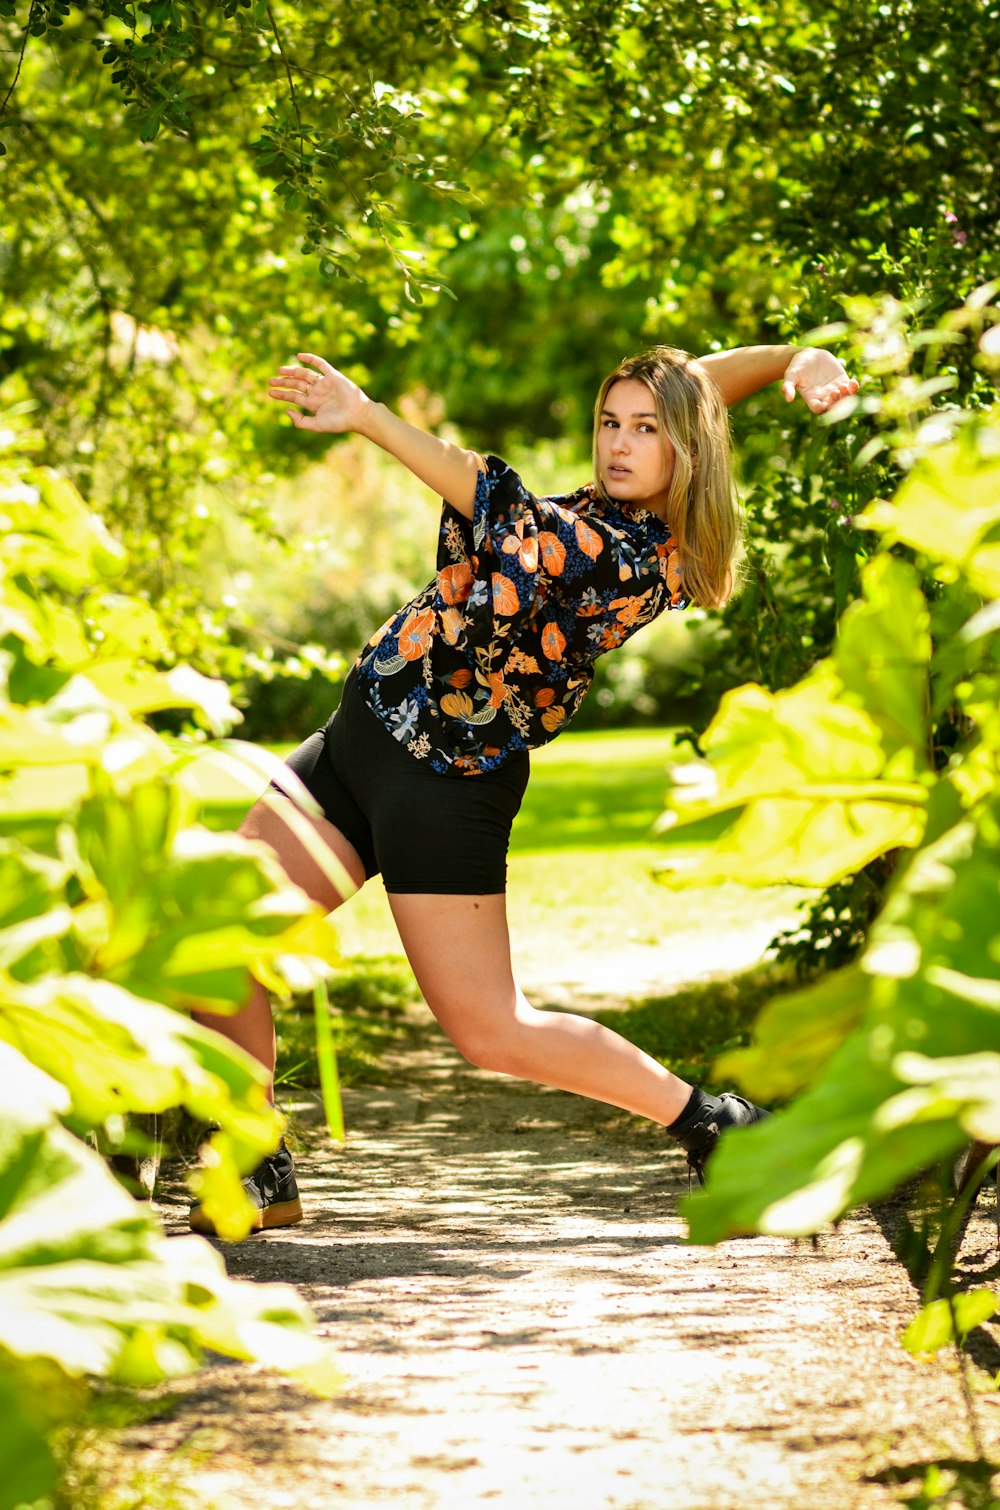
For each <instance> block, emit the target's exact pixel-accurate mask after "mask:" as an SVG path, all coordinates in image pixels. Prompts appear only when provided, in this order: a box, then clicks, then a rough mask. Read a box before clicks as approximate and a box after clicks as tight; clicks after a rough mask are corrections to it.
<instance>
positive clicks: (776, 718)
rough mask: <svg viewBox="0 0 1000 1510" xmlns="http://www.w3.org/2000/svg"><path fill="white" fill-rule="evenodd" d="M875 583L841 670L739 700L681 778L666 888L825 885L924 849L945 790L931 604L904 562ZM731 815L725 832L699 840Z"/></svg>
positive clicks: (883, 566)
mask: <svg viewBox="0 0 1000 1510" xmlns="http://www.w3.org/2000/svg"><path fill="white" fill-rule="evenodd" d="M863 585H864V598H863V599H862V600H861V601H860V602H859V603H856V604H854V605H852V607H851V608H850V609H848V611H847V613H846V614H845V615H844V618H843V621H842V626H841V632H840V637H839V639H838V642H837V645H836V647H835V650H834V654H833V656H832V657H831V658H830V659H829V660H827V661H823V662H821V663H820V665H819V666H817V667H816V669H815V670H814V671H813V672H812V673H811V674H810V675H809V676H808V677H807V678H806V679H805V680H804V681H802V682H800V683H799V684H798V685H797V686H795V687H791V688H789V689H788V690H787V691H783V692H776V693H771V692H767V691H766V690H765V689H764V688H762V687H756V686H749V687H741V688H739V689H737V690H736V691H735V692H731V693H728V694H727V695H726V696H725V697H724V698H723V699H722V702H721V703H720V706H719V711H718V713H717V714H716V716H715V718H714V719H713V720H712V723H711V724H710V725H709V728H708V730H707V731H706V733H705V735H704V737H703V739H702V747H703V749H704V752H705V759H704V761H701V762H699V763H697V764H695V765H693V766H687V767H681V768H675V769H674V770H673V771H672V772H671V778H672V781H673V786H672V788H671V790H670V792H669V794H668V797H667V813H666V814H665V815H664V823H663V825H662V826H663V827H664V828H667V829H668V834H669V837H668V839H667V843H666V846H665V859H664V861H663V862H662V865H661V866H660V867H658V874H659V876H660V879H661V880H664V881H665V882H666V884H668V885H684V884H691V885H705V884H712V883H716V882H720V881H726V880H740V881H742V882H744V883H745V884H749V885H771V884H774V883H776V882H783V881H791V882H797V883H799V884H801V885H807V886H824V885H828V884H830V883H831V882H833V881H836V880H839V879H840V878H841V877H843V876H845V875H849V874H851V873H852V872H854V871H857V870H860V869H861V867H862V866H863V865H865V864H867V863H868V862H869V861H870V860H873V859H875V858H876V856H878V855H881V854H884V853H885V852H886V851H887V850H889V849H894V848H897V847H912V846H914V845H916V844H918V843H919V842H920V839H921V836H922V834H923V831H924V825H925V822H926V811H925V810H926V803H927V792H928V787H929V785H930V784H931V783H932V781H933V777H932V775H931V773H930V768H929V752H928V748H927V707H926V705H927V689H926V665H927V660H928V658H929V655H930V639H929V635H928V631H927V621H928V616H927V609H926V604H925V602H924V599H923V595H922V593H921V592H920V588H919V584H918V581H917V578H916V574H915V573H914V571H913V569H912V568H911V567H909V566H907V565H906V564H905V563H904V562H901V561H896V560H893V559H892V558H891V557H882V558H876V559H875V560H873V561H871V562H870V563H869V565H868V567H867V568H866V570H865V573H864V579H863ZM727 811H731V812H733V814H734V821H733V822H731V823H730V824H729V825H728V826H727V827H726V828H725V829H724V830H723V831H722V833H721V834H718V833H715V834H705V836H704V837H702V838H700V840H699V836H698V834H697V831H695V833H693V834H692V835H691V836H690V837H689V836H688V835H687V834H686V833H685V828H684V826H685V825H696V824H704V820H705V819H706V818H708V817H710V816H712V815H713V814H717V813H723V812H727ZM671 825H676V827H674V826H671Z"/></svg>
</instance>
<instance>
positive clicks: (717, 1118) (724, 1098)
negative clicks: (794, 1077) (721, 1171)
mask: <svg viewBox="0 0 1000 1510" xmlns="http://www.w3.org/2000/svg"><path fill="white" fill-rule="evenodd" d="M770 1115H771V1113H770V1112H766V1111H764V1109H763V1107H761V1106H754V1104H753V1102H752V1101H745V1100H744V1099H743V1097H742V1096H734V1095H733V1094H732V1093H731V1092H730V1091H726V1092H724V1094H723V1095H721V1096H720V1097H719V1100H718V1104H717V1105H716V1106H714V1107H709V1106H706V1107H705V1109H704V1111H703V1112H702V1115H701V1117H700V1118H699V1119H698V1121H697V1122H695V1124H694V1125H693V1126H692V1127H689V1128H688V1129H687V1131H686V1132H685V1133H684V1135H683V1136H682V1137H679V1138H678V1139H677V1142H678V1143H679V1144H680V1145H681V1147H682V1148H683V1149H684V1150H685V1152H686V1153H687V1161H688V1169H689V1171H690V1173H689V1174H688V1188H690V1185H691V1176H692V1175H693V1176H694V1177H695V1179H696V1180H697V1181H698V1184H699V1185H704V1183H705V1166H706V1164H707V1163H708V1161H709V1159H710V1158H711V1157H712V1155H713V1153H714V1152H715V1149H716V1145H717V1144H718V1141H719V1139H720V1138H721V1136H722V1134H723V1133H724V1132H725V1131H726V1129H727V1128H730V1127H750V1126H751V1125H752V1124H753V1123H754V1122H763V1121H764V1120H765V1118H767V1117H769V1116H770Z"/></svg>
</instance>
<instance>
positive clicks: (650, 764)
mask: <svg viewBox="0 0 1000 1510" xmlns="http://www.w3.org/2000/svg"><path fill="white" fill-rule="evenodd" d="M672 745H673V736H672V733H671V731H670V730H668V729H641V730H624V731H611V732H601V733H591V734H565V735H563V736H562V738H560V739H558V740H555V741H553V743H552V744H550V745H547V746H546V747H545V748H544V749H542V750H538V751H535V752H534V753H533V754H532V757H531V764H532V776H531V781H530V783H529V786H528V790H527V793H526V795H525V799H524V804H523V806H522V808H521V812H520V814H519V816H518V818H517V821H516V823H515V824H514V832H513V838H512V844H511V857H510V871H509V895H508V913H509V917H510V926H511V937H512V939H513V946H514V961H515V968H516V970H517V973H518V977H519V979H521V981H522V982H523V983H524V985H525V989H526V990H527V991H528V993H529V995H531V996H532V997H533V998H542V999H545V1000H550V1001H556V1002H561V1001H565V1000H568V999H571V998H576V997H580V996H583V997H585V998H586V997H590V998H591V999H592V1000H593V1001H594V1002H595V1004H597V1003H598V1002H605V1001H613V1000H615V999H616V998H617V999H621V998H634V997H637V996H648V995H651V994H654V993H656V992H657V991H662V990H664V989H667V988H668V987H671V986H674V985H677V984H679V983H681V982H684V981H689V980H692V979H696V978H698V977H701V976H704V975H706V974H709V973H716V972H724V971H731V970H734V969H741V968H743V967H745V966H746V965H748V964H750V963H752V962H753V961H755V960H756V959H758V958H759V956H760V954H761V952H762V951H763V949H764V947H765V946H766V944H767V942H768V941H769V939H770V938H771V937H772V936H773V934H774V933H775V932H777V930H778V929H779V928H781V927H783V926H785V925H786V924H787V923H789V922H791V921H792V920H793V918H794V915H795V906H796V904H797V903H798V901H800V900H801V899H802V898H803V896H805V895H807V894H806V893H803V892H802V891H800V890H799V889H798V888H796V887H784V886H783V887H771V888H768V889H766V890H759V889H751V888H749V887H743V886H736V885H726V886H719V887H712V888H709V889H694V888H692V889H688V890H685V891H671V890H668V889H667V888H666V887H664V886H661V885H660V884H659V883H658V882H656V881H655V880H654V879H653V877H652V873H651V872H652V868H653V866H654V865H655V863H656V861H657V858H658V856H659V849H658V845H657V841H656V838H655V837H654V836H653V834H652V833H651V828H652V824H653V823H654V821H655V819H656V817H657V816H658V814H659V812H660V811H661V809H662V806H663V793H664V789H665V785H666V782H665V779H664V768H665V765H666V762H667V759H668V757H669V754H670V751H671V749H672ZM337 921H338V927H339V931H340V935H341V939H342V941H343V946H344V950H345V953H347V954H348V955H352V956H353V955H364V954H375V955H386V954H398V953H399V941H398V938H397V936H396V931H395V928H394V926H393V923H392V917H391V915H390V913H389V909H388V905H387V903H386V900H385V895H384V893H383V891H382V887H381V885H380V883H379V882H377V881H376V882H373V883H369V885H368V886H366V887H365V888H364V890H363V891H362V892H361V893H360V894H359V895H358V896H357V897H355V898H353V899H352V900H351V902H349V903H348V904H347V906H345V907H344V908H343V909H342V911H341V912H340V913H339V914H338V919H337Z"/></svg>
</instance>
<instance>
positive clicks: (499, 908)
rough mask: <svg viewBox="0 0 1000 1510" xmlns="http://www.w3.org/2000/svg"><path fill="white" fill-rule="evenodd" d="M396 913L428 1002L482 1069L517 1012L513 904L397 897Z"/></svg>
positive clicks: (392, 901) (495, 899)
mask: <svg viewBox="0 0 1000 1510" xmlns="http://www.w3.org/2000/svg"><path fill="white" fill-rule="evenodd" d="M389 906H390V907H391V908H392V915H393V918H394V919H395V923H396V927H397V928H398V930H399V937H400V940H401V941H402V945H403V948H404V949H405V951H406V957H407V959H408V960H409V961H410V965H411V967H412V969H413V973H414V975H415V976H416V978H417V984H418V986H419V987H420V990H421V993H422V994H423V997H424V1000H425V1001H426V1003H427V1005H428V1006H429V1007H430V1009H431V1011H432V1012H433V1014H434V1016H435V1017H436V1018H437V1020H438V1022H439V1023H440V1024H441V1027H442V1028H443V1029H444V1031H445V1032H446V1033H447V1035H448V1037H449V1038H450V1039H451V1040H452V1042H453V1043H454V1044H455V1045H456V1046H457V1048H458V1049H459V1050H460V1051H461V1052H462V1053H463V1054H464V1055H465V1056H466V1058H468V1059H472V1060H473V1061H474V1062H475V1063H481V1062H482V1061H483V1060H484V1058H487V1057H489V1051H490V1048H491V1046H495V1044H496V1042H497V1040H498V1039H500V1038H502V1037H503V1036H504V1034H505V1033H506V1032H508V1031H509V1030H510V1029H511V1028H512V1027H513V1025H514V1023H515V1020H516V1017H517V1011H518V999H519V993H518V989H517V985H516V983H515V980H514V972H513V967H512V965H511V958H510V936H509V934H508V932H507V907H506V897H505V896H504V895H503V893H502V892H501V893H498V894H496V895H490V896H465V895H454V896H444V895H441V894H439V893H436V892H435V893H429V894H428V893H423V894H417V893H413V892H405V893H402V894H400V893H391V892H390V893H389Z"/></svg>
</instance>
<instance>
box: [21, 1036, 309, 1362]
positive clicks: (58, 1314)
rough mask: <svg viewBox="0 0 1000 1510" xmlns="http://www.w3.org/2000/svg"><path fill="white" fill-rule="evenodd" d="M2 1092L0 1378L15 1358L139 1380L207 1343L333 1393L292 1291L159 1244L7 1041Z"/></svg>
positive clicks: (183, 1247)
mask: <svg viewBox="0 0 1000 1510" xmlns="http://www.w3.org/2000/svg"><path fill="white" fill-rule="evenodd" d="M0 1087H2V1092H3V1104H4V1117H3V1124H2V1135H0V1380H4V1378H5V1376H6V1378H7V1379H10V1378H11V1376H12V1375H13V1377H14V1378H16V1377H17V1368H16V1366H14V1365H13V1364H12V1361H11V1360H14V1359H16V1360H20V1362H21V1364H22V1365H23V1364H24V1363H37V1362H38V1361H39V1360H47V1361H48V1362H49V1363H51V1364H53V1365H55V1366H56V1367H57V1369H58V1370H59V1371H60V1373H61V1374H62V1375H68V1376H70V1377H79V1376H82V1375H92V1376H97V1377H102V1378H108V1379H115V1380H118V1381H120V1382H123V1383H128V1384H135V1385H149V1384H153V1383H156V1382H157V1381H158V1380H160V1379H162V1378H164V1377H167V1376H170V1375H173V1374H178V1373H184V1372H188V1371H190V1369H191V1368H193V1367H195V1366H196V1365H197V1363H198V1361H199V1358H200V1353H201V1349H202V1348H204V1347H210V1348H212V1349H213V1350H214V1351H216V1352H222V1353H225V1354H227V1355H228V1356H231V1357H237V1358H254V1359H257V1360H259V1361H261V1362H273V1363H276V1364H277V1366H279V1367H282V1368H284V1369H285V1370H286V1371H287V1372H289V1373H291V1374H293V1375H294V1376H295V1377H297V1378H299V1379H300V1380H302V1381H304V1382H308V1383H309V1385H310V1387H312V1388H314V1389H319V1390H321V1391H329V1390H330V1389H332V1388H333V1387H335V1384H336V1378H337V1376H336V1371H335V1369H334V1368H333V1365H332V1362H331V1360H330V1358H329V1354H328V1352H327V1349H326V1348H325V1346H324V1345H323V1344H322V1343H320V1342H318V1341H316V1340H315V1339H314V1338H312V1337H311V1336H310V1335H309V1332H308V1327H309V1322H310V1317H309V1313H308V1311H307V1309H306V1307H305V1306H304V1305H303V1304H302V1303H301V1302H300V1301H299V1299H298V1297H297V1296H296V1295H295V1293H294V1291H292V1290H291V1289H290V1288H288V1287H287V1286H284V1285H259V1286H258V1285H252V1284H248V1283H239V1282H234V1281H231V1280H229V1279H228V1278H227V1277H226V1273H225V1269H224V1266H223V1263H222V1260H221V1258H220V1257H219V1255H218V1254H216V1253H215V1251H214V1250H213V1249H212V1248H211V1247H210V1245H209V1244H207V1243H205V1242H203V1241H202V1240H201V1239H199V1238H195V1237H188V1238H181V1239H171V1240H169V1241H168V1240H167V1239H165V1238H164V1237H163V1234H162V1232H161V1231H160V1229H159V1226H158V1224H157V1223H156V1221H155V1220H154V1218H153V1216H152V1214H151V1213H150V1211H149V1210H148V1209H147V1208H145V1207H144V1206H142V1205H141V1204H139V1203H137V1202H136V1201H134V1200H132V1199H131V1197H129V1196H128V1195H126V1194H125V1192H124V1191H123V1190H122V1188H121V1186H120V1185H119V1184H118V1183H117V1181H116V1180H115V1179H114V1178H113V1177H112V1176H111V1174H110V1173H109V1172H108V1170H107V1168H106V1166H105V1164H104V1162H103V1160H102V1159H101V1158H100V1157H99V1156H98V1155H97V1154H95V1153H93V1152H92V1151H91V1150H90V1149H88V1148H87V1147H86V1146H85V1145H84V1144H83V1143H82V1142H80V1140H79V1139H77V1138H74V1137H73V1136H71V1135H70V1134H69V1133H68V1132H67V1131H66V1130H65V1129H64V1128H62V1127H60V1126H59V1125H58V1124H57V1122H56V1120H55V1113H56V1111H57V1110H58V1109H59V1105H60V1102H61V1099H62V1096H61V1091H60V1088H59V1087H58V1085H57V1084H56V1083H55V1082H54V1081H52V1080H51V1079H49V1078H48V1077H46V1076H44V1075H42V1074H41V1072H39V1071H38V1070H36V1069H34V1068H33V1067H32V1065H31V1063H30V1062H29V1061H27V1060H25V1059H24V1058H23V1057H22V1056H21V1055H20V1054H18V1053H17V1052H16V1051H15V1050H13V1049H11V1048H9V1047H7V1046H6V1045H3V1044H0ZM2 1388H3V1385H2V1384H0V1391H2Z"/></svg>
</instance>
